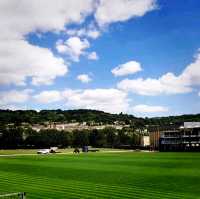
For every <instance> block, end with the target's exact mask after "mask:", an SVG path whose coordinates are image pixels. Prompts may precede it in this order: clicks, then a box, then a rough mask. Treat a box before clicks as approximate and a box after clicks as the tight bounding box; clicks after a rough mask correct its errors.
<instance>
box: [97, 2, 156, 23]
mask: <svg viewBox="0 0 200 199" xmlns="http://www.w3.org/2000/svg"><path fill="white" fill-rule="evenodd" d="M155 8H156V0H114V1H113V0H100V4H99V6H98V7H97V11H96V13H95V18H96V20H97V22H98V24H99V25H100V26H103V25H106V24H109V23H114V22H121V21H126V20H128V19H131V18H135V17H141V16H143V15H145V14H146V13H147V12H149V11H151V10H153V9H155Z"/></svg>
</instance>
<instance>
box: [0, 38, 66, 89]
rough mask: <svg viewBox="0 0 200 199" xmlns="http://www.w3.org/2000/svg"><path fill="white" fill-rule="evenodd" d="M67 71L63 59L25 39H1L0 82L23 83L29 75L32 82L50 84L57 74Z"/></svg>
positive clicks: (60, 74) (61, 74)
mask: <svg viewBox="0 0 200 199" xmlns="http://www.w3.org/2000/svg"><path fill="white" fill-rule="evenodd" d="M67 71H68V69H67V66H66V65H65V63H64V61H63V59H61V58H57V57H55V56H54V55H53V53H52V52H51V51H50V50H48V49H46V48H41V47H38V46H33V45H31V44H29V43H28V42H27V41H25V40H11V41H1V45H0V84H10V83H13V84H17V85H25V84H26V79H27V78H28V77H31V80H32V84H34V85H39V84H51V83H52V82H53V80H54V79H55V78H56V77H57V76H63V75H64V74H66V73H67Z"/></svg>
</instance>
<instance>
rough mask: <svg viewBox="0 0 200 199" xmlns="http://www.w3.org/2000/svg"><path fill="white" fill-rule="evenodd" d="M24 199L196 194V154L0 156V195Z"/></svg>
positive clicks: (199, 172)
mask: <svg viewBox="0 0 200 199" xmlns="http://www.w3.org/2000/svg"><path fill="white" fill-rule="evenodd" d="M20 191H25V192H27V194H28V195H27V199H29V198H30V199H34V198H35V199H36V198H37V199H61V198H62V199H66V198H91V199H93V198H109V199H110V198H116V199H119V198H129V199H133V198H138V199H147V198H151V199H157V198H161V199H166V198H169V199H173V198H174V199H178V198H191V199H197V198H200V153H140V152H138V153H90V154H79V155H48V156H46V155H38V156H36V155H34V156H17V157H13V156H12V157H0V193H10V192H20Z"/></svg>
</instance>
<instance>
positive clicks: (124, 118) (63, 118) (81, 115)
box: [0, 109, 143, 124]
mask: <svg viewBox="0 0 200 199" xmlns="http://www.w3.org/2000/svg"><path fill="white" fill-rule="evenodd" d="M116 121H117V122H119V123H120V122H122V123H124V124H131V123H137V122H140V121H143V119H141V118H136V117H134V116H132V115H127V114H122V113H121V114H110V113H105V112H103V111H97V110H88V109H79V110H41V111H39V112H37V111H35V110H17V111H11V110H0V122H1V123H4V124H8V123H22V122H26V123H30V124H36V123H44V122H88V123H91V122H93V123H99V124H113V123H115V122H116Z"/></svg>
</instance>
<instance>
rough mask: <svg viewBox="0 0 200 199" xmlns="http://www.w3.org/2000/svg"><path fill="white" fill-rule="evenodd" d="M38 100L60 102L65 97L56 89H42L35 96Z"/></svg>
mask: <svg viewBox="0 0 200 199" xmlns="http://www.w3.org/2000/svg"><path fill="white" fill-rule="evenodd" d="M33 98H34V99H35V100H36V101H37V102H39V103H43V104H47V103H53V102H58V101H61V100H62V99H63V96H62V93H61V92H59V91H56V90H50V91H42V92H41V93H39V94H37V95H35V96H34V97H33Z"/></svg>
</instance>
